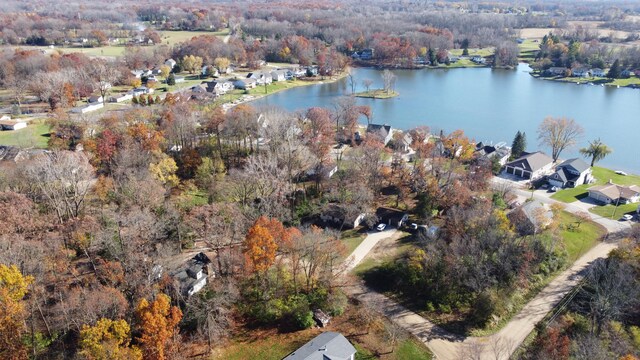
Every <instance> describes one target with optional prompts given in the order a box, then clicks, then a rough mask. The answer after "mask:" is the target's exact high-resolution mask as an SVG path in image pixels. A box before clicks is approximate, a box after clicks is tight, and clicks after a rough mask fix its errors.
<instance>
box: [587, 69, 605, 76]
mask: <svg viewBox="0 0 640 360" xmlns="http://www.w3.org/2000/svg"><path fill="white" fill-rule="evenodd" d="M591 76H595V77H605V76H607V74H606V73H605V72H604V70H602V69H600V68H595V69H591Z"/></svg>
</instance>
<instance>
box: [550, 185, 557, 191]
mask: <svg viewBox="0 0 640 360" xmlns="http://www.w3.org/2000/svg"><path fill="white" fill-rule="evenodd" d="M549 191H551V192H556V191H558V188H557V187H556V186H552V187H551V188H550V189H549Z"/></svg>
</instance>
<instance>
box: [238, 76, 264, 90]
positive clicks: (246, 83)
mask: <svg viewBox="0 0 640 360" xmlns="http://www.w3.org/2000/svg"><path fill="white" fill-rule="evenodd" d="M257 84H258V81H257V80H256V79H250V78H246V79H238V80H236V81H234V82H233V85H234V86H235V87H236V89H241V90H247V89H253V88H255V87H256V85H257Z"/></svg>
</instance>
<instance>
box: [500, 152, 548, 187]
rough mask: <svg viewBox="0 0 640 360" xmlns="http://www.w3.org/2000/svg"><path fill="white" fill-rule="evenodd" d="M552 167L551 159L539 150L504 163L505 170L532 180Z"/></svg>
mask: <svg viewBox="0 0 640 360" xmlns="http://www.w3.org/2000/svg"><path fill="white" fill-rule="evenodd" d="M552 167H553V159H552V158H551V157H550V156H548V155H547V154H545V153H543V152H541V151H536V152H533V153H527V154H524V155H522V156H520V157H519V158H517V159H515V160H513V161H511V162H508V163H506V164H505V171H506V172H507V174H512V175H515V176H517V177H520V178H523V179H530V180H534V179H537V178H540V177H542V176H543V175H545V173H547V172H548V171H549V170H551V169H552Z"/></svg>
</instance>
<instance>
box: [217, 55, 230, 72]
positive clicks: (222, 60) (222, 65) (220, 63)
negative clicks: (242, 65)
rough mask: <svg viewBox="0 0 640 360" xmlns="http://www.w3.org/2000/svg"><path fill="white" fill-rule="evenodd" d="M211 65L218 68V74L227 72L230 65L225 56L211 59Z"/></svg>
mask: <svg viewBox="0 0 640 360" xmlns="http://www.w3.org/2000/svg"><path fill="white" fill-rule="evenodd" d="M213 65H214V66H215V67H216V69H218V72H220V74H224V73H226V72H227V68H229V65H231V60H229V59H227V58H226V57H218V58H215V59H214V60H213Z"/></svg>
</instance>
